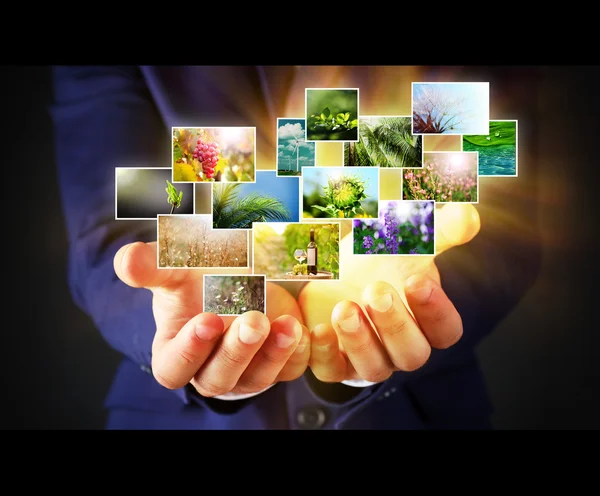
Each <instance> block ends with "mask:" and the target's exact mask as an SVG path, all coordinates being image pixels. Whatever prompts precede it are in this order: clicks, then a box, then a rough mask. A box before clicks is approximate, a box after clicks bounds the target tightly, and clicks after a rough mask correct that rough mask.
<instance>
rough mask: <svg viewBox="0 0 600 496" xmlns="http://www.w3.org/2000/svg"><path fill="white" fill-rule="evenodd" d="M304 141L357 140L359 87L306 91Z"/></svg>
mask: <svg viewBox="0 0 600 496" xmlns="http://www.w3.org/2000/svg"><path fill="white" fill-rule="evenodd" d="M306 124H307V126H306V127H307V129H306V140H307V141H358V127H359V126H358V88H336V89H329V88H306Z"/></svg>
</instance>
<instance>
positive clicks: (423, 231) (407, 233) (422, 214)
mask: <svg viewBox="0 0 600 496" xmlns="http://www.w3.org/2000/svg"><path fill="white" fill-rule="evenodd" d="M379 205H380V206H379V218H377V219H354V221H353V231H352V234H353V241H354V254H355V255H433V254H434V253H435V240H434V235H435V230H434V216H435V202H434V201H430V200H426V201H407V200H403V201H382V202H380V204H379Z"/></svg>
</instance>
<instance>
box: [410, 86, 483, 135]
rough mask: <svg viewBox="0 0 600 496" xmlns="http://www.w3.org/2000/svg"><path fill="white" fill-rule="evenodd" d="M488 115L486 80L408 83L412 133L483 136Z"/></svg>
mask: <svg viewBox="0 0 600 496" xmlns="http://www.w3.org/2000/svg"><path fill="white" fill-rule="evenodd" d="M489 115H490V84H489V83H412V127H413V129H412V133H413V134H457V135H459V134H486V135H487V134H488V132H489ZM476 131H477V132H476Z"/></svg>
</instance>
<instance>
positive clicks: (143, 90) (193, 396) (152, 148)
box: [51, 66, 247, 411]
mask: <svg viewBox="0 0 600 496" xmlns="http://www.w3.org/2000/svg"><path fill="white" fill-rule="evenodd" d="M53 84H54V102H53V105H52V108H51V114H52V118H53V122H54V140H55V149H56V161H57V166H58V178H59V185H60V194H61V201H62V207H63V212H64V216H65V221H66V225H67V232H68V236H69V274H68V278H69V285H70V289H71V293H72V295H73V299H74V301H75V303H76V304H77V305H78V306H79V307H80V308H81V309H82V310H83V311H84V312H85V313H87V314H88V315H89V316H90V317H91V319H92V320H93V322H94V324H95V325H96V327H97V328H98V329H99V330H100V332H101V333H102V336H103V337H104V339H105V340H106V341H107V342H108V344H109V345H110V346H111V347H112V348H114V349H115V350H117V351H119V352H120V353H122V354H123V355H125V356H126V357H128V358H129V359H130V360H132V361H133V362H135V363H137V364H138V365H139V366H140V367H141V368H142V369H143V370H145V371H147V372H150V365H151V349H152V340H153V338H154V334H155V330H156V324H155V321H154V316H153V313H152V294H151V292H150V291H148V290H145V289H136V288H131V287H129V286H127V285H126V284H124V283H123V282H122V281H120V280H119V279H118V278H117V276H116V274H115V272H114V268H113V258H114V255H115V254H116V252H117V251H118V249H119V248H120V247H121V246H123V245H125V244H127V243H131V242H134V241H145V242H149V241H155V240H156V230H157V226H156V220H154V219H152V220H142V221H135V220H115V206H116V205H115V173H116V171H115V167H165V166H169V165H170V163H171V157H170V135H169V131H168V130H167V129H166V127H165V126H164V124H163V122H162V120H161V118H160V116H159V114H158V111H157V109H156V108H155V105H154V102H153V100H152V97H151V96H150V93H149V91H148V89H147V87H146V85H145V82H144V79H143V77H142V75H141V72H140V71H139V69H138V68H136V67H84V66H78V67H66V66H65V67H55V68H54V69H53ZM174 394H176V395H177V396H178V397H179V398H180V399H181V400H182V401H183V402H185V403H189V402H190V401H195V402H200V403H202V404H204V405H207V406H208V407H209V408H211V409H217V410H218V409H219V408H220V406H219V405H220V404H221V403H226V404H227V405H226V406H225V407H223V408H225V409H226V410H227V411H229V410H235V409H238V408H240V407H241V406H242V405H243V404H244V403H245V402H246V401H247V400H242V401H239V402H219V401H218V400H214V399H211V400H210V401H207V400H205V399H204V398H202V397H201V396H200V395H198V394H197V393H196V392H195V390H193V388H189V387H186V388H182V389H179V390H175V391H174ZM233 403H235V405H232V404H233Z"/></svg>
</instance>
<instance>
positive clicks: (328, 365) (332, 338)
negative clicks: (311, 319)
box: [309, 324, 349, 382]
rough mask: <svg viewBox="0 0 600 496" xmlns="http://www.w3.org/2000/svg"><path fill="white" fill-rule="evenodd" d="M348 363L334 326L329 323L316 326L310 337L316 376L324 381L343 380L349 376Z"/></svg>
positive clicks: (311, 367) (312, 366) (312, 368)
mask: <svg viewBox="0 0 600 496" xmlns="http://www.w3.org/2000/svg"><path fill="white" fill-rule="evenodd" d="M347 364H348V362H347V361H346V357H345V356H344V355H343V354H342V352H341V351H340V346H339V343H338V337H337V334H336V333H335V331H334V330H333V327H331V325H329V324H319V325H318V326H316V327H315V328H314V329H313V331H312V333H311V337H310V362H309V366H310V369H311V370H312V372H313V374H314V375H315V377H316V378H317V379H319V380H320V381H323V382H342V381H343V380H345V379H347V378H348V376H349V375H348V372H347Z"/></svg>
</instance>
